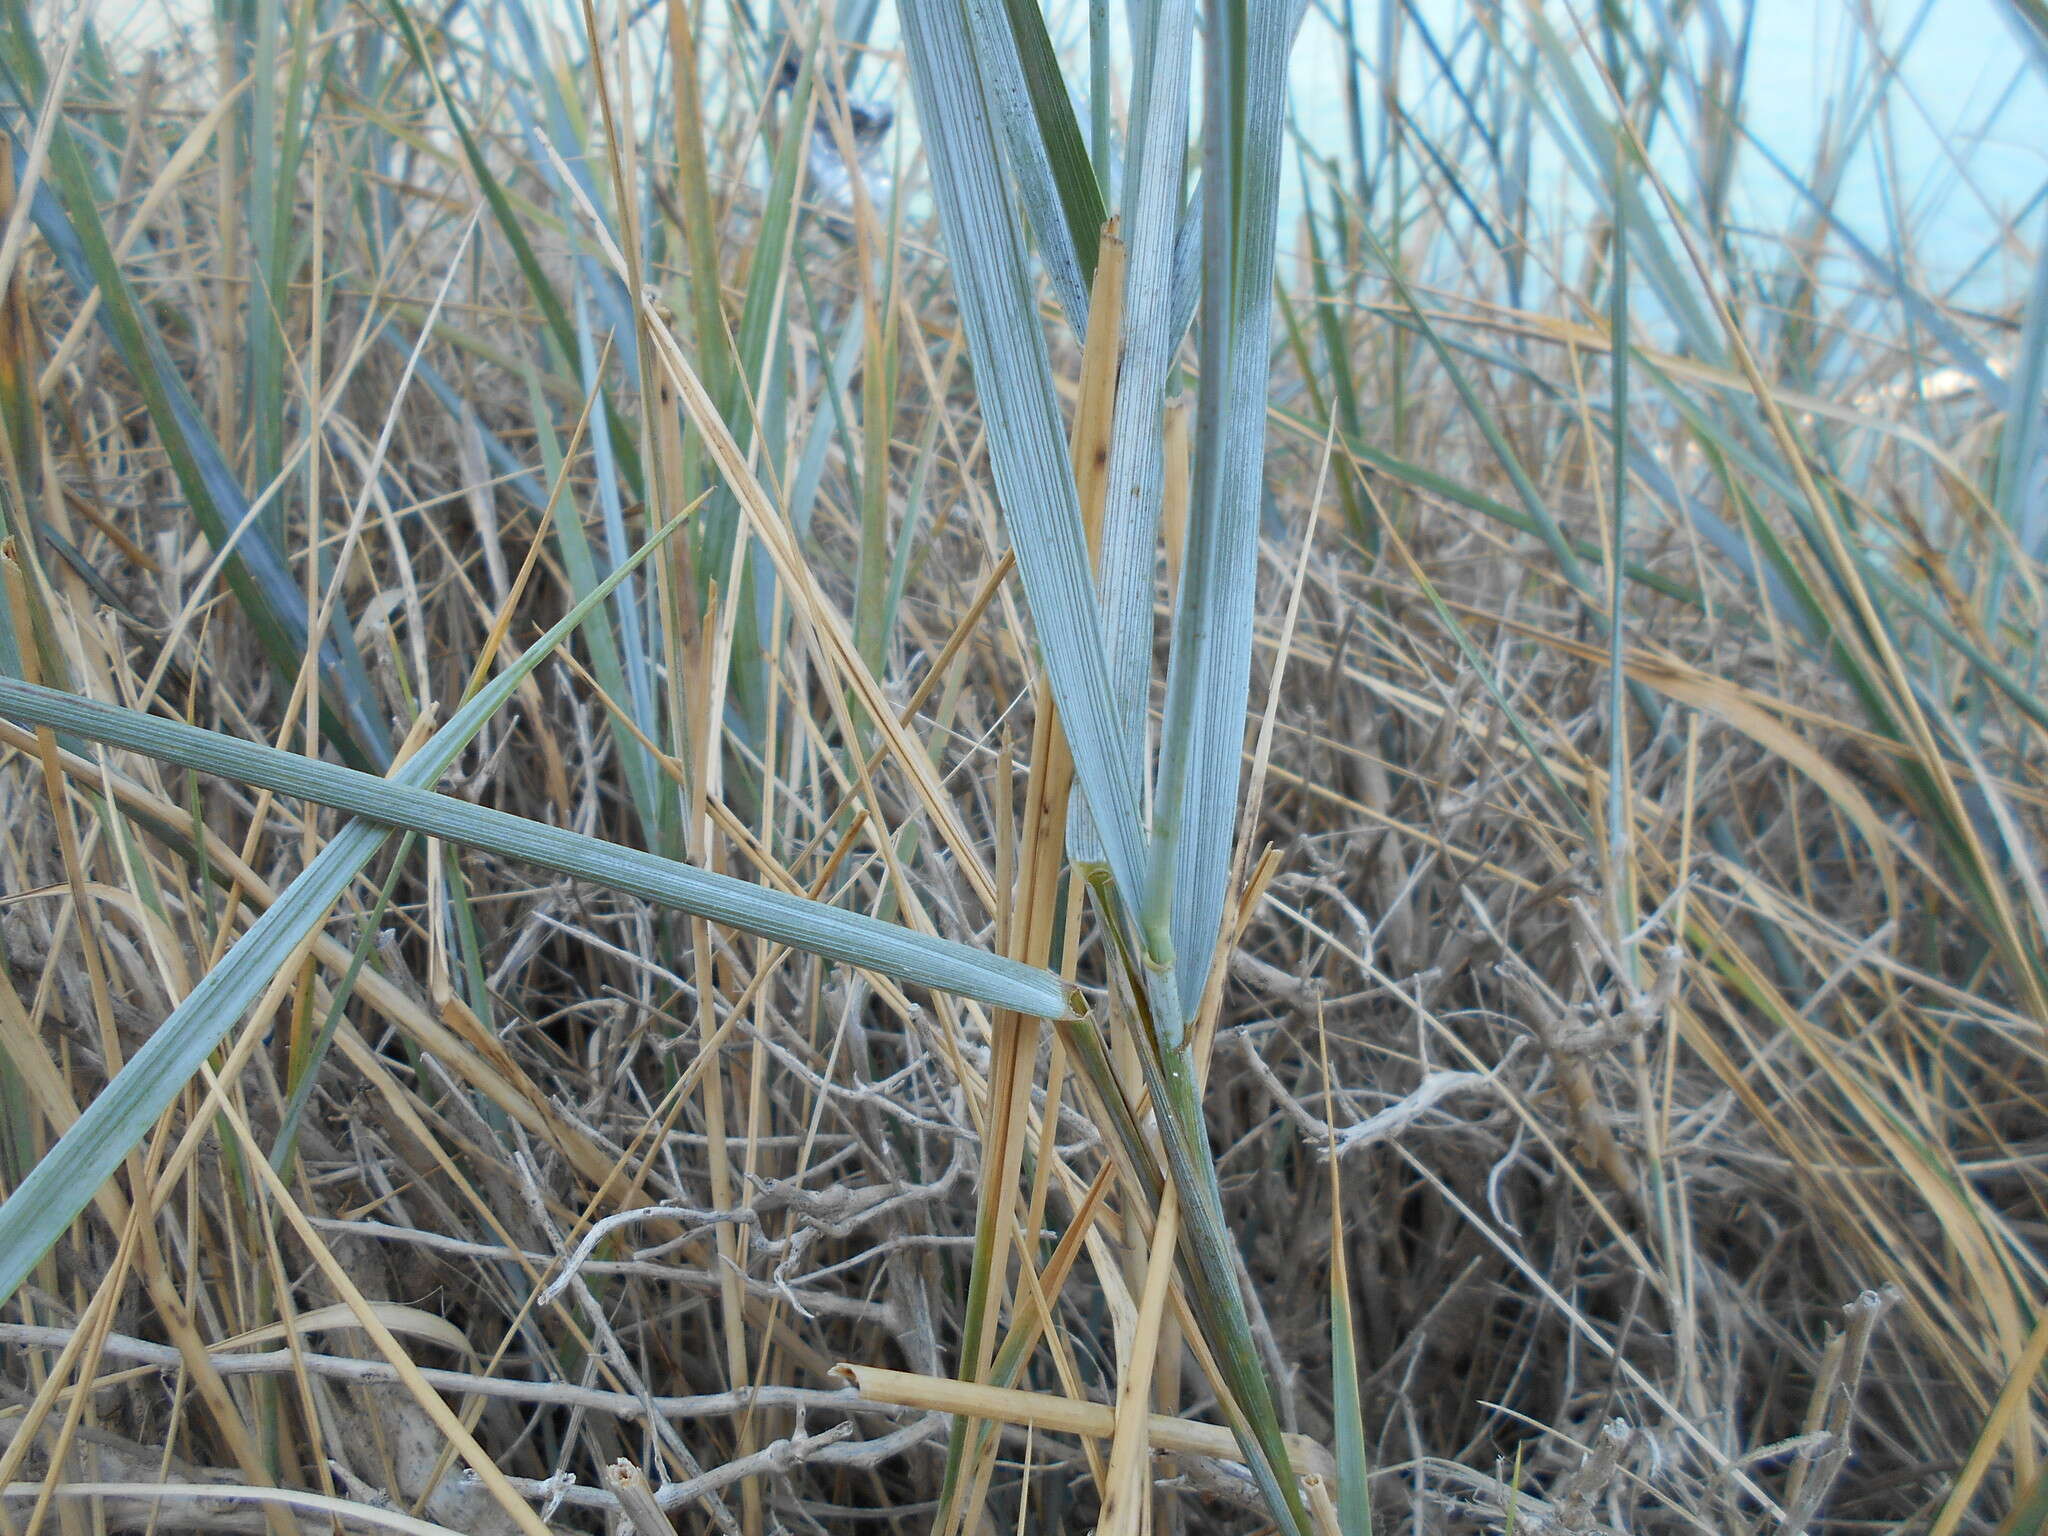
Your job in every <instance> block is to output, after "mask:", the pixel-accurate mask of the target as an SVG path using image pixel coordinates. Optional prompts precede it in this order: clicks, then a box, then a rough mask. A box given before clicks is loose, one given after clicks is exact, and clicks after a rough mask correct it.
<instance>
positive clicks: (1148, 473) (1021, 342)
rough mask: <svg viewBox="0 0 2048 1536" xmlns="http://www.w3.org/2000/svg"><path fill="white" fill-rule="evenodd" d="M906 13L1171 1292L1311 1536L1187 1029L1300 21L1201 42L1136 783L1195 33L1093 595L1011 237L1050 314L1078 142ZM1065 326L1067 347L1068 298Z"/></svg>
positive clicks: (1071, 279) (930, 5)
mask: <svg viewBox="0 0 2048 1536" xmlns="http://www.w3.org/2000/svg"><path fill="white" fill-rule="evenodd" d="M901 9H902V16H903V29H904V37H905V42H906V45H907V50H908V55H909V62H910V78H911V85H912V91H913V94H914V96H915V100H916V105H917V110H918V115H919V117H920V119H921V121H922V123H923V127H924V137H925V146H926V154H927V157H928V159H929V161H930V165H931V173H932V184H933V189H934V193H935V196H936V200H937V203H938V207H939V213H940V219H941V223H942V225H943V228H944V233H945V239H946V246H947V253H948V256H949V258H950V260H951V263H952V271H953V280H954V285H955V288H956V291H957V293H958V296H959V301H960V308H961V314H962V318H963V322H964V324H965V328H966V331H967V336H968V344H969V352H970V354H971V356H972V359H973V366H974V370H975V375H976V380H977V385H978V393H979V398H980V404H981V410H982V415H983V417H984V419H985V420H986V422H987V426H988V436H989V459H990V464H991V467H992V469H993V472H994V476H995V481H996V487H997V492H998V495H999V497H1000V499H1001V503H1002V507H1003V511H1004V515H1005V516H1006V518H1007V519H1008V522H1009V528H1010V532H1011V535H1012V538H1013V540H1014V542H1015V547H1016V553H1017V562H1018V569H1019V571H1020V573H1021V574H1022V577H1023V581H1024V587H1025V592H1026V595H1027V598H1028V601H1029V604H1030V608H1031V612H1032V615H1033V617H1034V619H1035V621H1036V624H1037V630H1038V638H1039V645H1040V649H1041V654H1042V660H1043V664H1044V668H1045V673H1046V677H1047V680H1048V682H1049V684H1050V689H1051V694H1052V697H1053V700H1054V702H1055V704H1056V706H1057V708H1058V711H1059V715H1060V721H1061V724H1062V725H1063V727H1064V729H1065V731H1066V735H1067V738H1068V741H1069V744H1070V746H1071V750H1072V754H1073V759H1074V769H1075V777H1076V780H1077V782H1078V783H1079V784H1080V786H1081V789H1082V793H1083V795H1084V797H1085V810H1086V811H1087V813H1088V814H1087V815H1086V816H1085V817H1081V818H1077V822H1078V827H1077V836H1076V838H1075V841H1074V853H1075V857H1076V862H1077V864H1080V865H1082V866H1083V867H1084V868H1086V869H1087V871H1088V874H1089V880H1090V886H1091V889H1093V891H1094V892H1095V893H1096V895H1097V897H1098V899H1099V900H1098V908H1099V913H1100V916H1101V918H1102V919H1103V921H1104V922H1105V923H1106V924H1107V925H1108V926H1109V927H1110V929H1111V930H1112V932H1113V934H1114V935H1115V936H1116V938H1117V940H1118V948H1119V950H1120V952H1121V953H1123V954H1126V955H1129V956H1132V957H1134V960H1135V963H1134V964H1133V965H1132V966H1131V973H1132V974H1131V975H1130V978H1129V979H1130V982H1131V987H1130V992H1131V1000H1132V1004H1133V1006H1134V1008H1135V1009H1136V1011H1137V1012H1138V1013H1139V1015H1140V1020H1139V1023H1140V1026H1141V1037H1142V1039H1141V1047H1140V1053H1139V1054H1140V1060H1141V1063H1142V1066H1143V1068H1144V1071H1145V1075H1146V1079H1147V1085H1148V1087H1149V1088H1150V1090H1151V1096H1152V1101H1153V1104H1154V1107H1155V1111H1156V1113H1157V1116H1158V1122H1159V1134H1160V1140H1161V1144H1162V1146H1163V1148H1164V1151H1165V1154H1166V1163H1167V1167H1168V1170H1169V1172H1170V1175H1171V1178H1172V1180H1173V1185H1174V1188H1175V1191H1176V1192H1177V1194H1178V1196H1179V1200H1180V1204H1181V1208H1182V1211H1183V1213H1184V1218H1183V1225H1182V1228H1181V1231H1182V1234H1183V1258H1184V1263H1185V1272H1186V1279H1187V1280H1188V1282H1189V1287H1190V1291H1191V1294H1192V1296H1193V1298H1194V1300H1195V1304H1196V1306H1197V1308H1198V1310H1199V1313H1200V1317H1201V1322H1202V1325H1203V1327H1204V1329H1205V1331H1206V1332H1208V1334H1209V1335H1210V1340H1209V1341H1210V1343H1211V1345H1212V1346H1213V1347H1214V1348H1215V1349H1216V1352H1217V1354H1218V1356H1219V1359H1220V1361H1221V1363H1222V1365H1223V1369H1224V1371H1225V1374H1226V1376H1227V1378H1228V1379H1229V1384H1230V1387H1231V1389H1232V1391H1233V1392H1234V1393H1235V1394H1236V1397H1237V1401H1236V1403H1235V1404H1233V1405H1229V1407H1230V1409H1231V1410H1232V1411H1231V1417H1232V1420H1233V1427H1234V1428H1235V1429H1236V1430H1237V1432H1238V1435H1239V1440H1240V1444H1241V1446H1242V1448H1243V1450H1244V1452H1245V1456H1246V1460H1247V1462H1248V1464H1249V1465H1250V1466H1251V1468H1252V1471H1253V1474H1254V1476H1255V1477H1256V1478H1257V1480H1258V1482H1259V1484H1260V1487H1261V1490H1262V1492H1263V1493H1264V1495H1265V1497H1266V1499H1267V1501H1268V1504H1269V1505H1270V1507H1271V1511H1272V1514H1273V1517H1274V1519H1275V1520H1276V1521H1277V1522H1278V1523H1279V1524H1280V1526H1281V1527H1282V1529H1286V1530H1298V1529H1301V1528H1302V1523H1303V1520H1304V1516H1303V1512H1302V1510H1301V1507H1300V1504H1299V1502H1298V1496H1297V1494H1296V1491H1295V1488H1294V1483H1293V1479H1292V1477H1291V1475H1290V1473H1289V1469H1288V1465H1287V1458H1286V1453H1285V1450H1284V1448H1283V1447H1282V1445H1281V1442H1280V1439H1279V1432H1278V1420H1277V1416H1276V1414H1275V1411H1274V1405H1273V1402H1272V1399H1271V1395H1270V1389H1269V1387H1268V1385H1267V1383H1266V1380H1265V1377H1264V1375H1263V1373H1262V1372H1261V1370H1260V1368H1259V1366H1258V1364H1257V1361H1256V1359H1255V1357H1254V1354H1253V1350H1252V1343H1251V1337H1250V1328H1249V1323H1248V1320H1247V1318H1246V1315H1245V1311H1244V1305H1243V1299H1242V1296H1241V1294H1240V1292H1239V1289H1238V1278H1237V1267H1236V1262H1235V1256H1234V1253H1233V1240H1232V1238H1231V1236H1230V1234H1229V1232H1228V1230H1227V1228H1226V1226H1225V1224H1224V1219H1223V1210H1222V1204H1221V1200H1220V1197H1219V1195H1218V1190H1217V1184H1216V1177H1215V1170H1214V1163H1213V1160H1212V1157H1211V1154H1210V1149H1209V1144H1208V1137H1207V1131H1206V1129H1205V1126H1204V1123H1203V1116H1202V1107H1201V1099H1200V1090H1199V1083H1198V1075H1197V1069H1196V1066H1195V1063H1194V1061H1193V1056H1192V1052H1191V1050H1190V1044H1189V1039H1188V1027H1189V1025H1190V1023H1191V1022H1192V1020H1193V1018H1194V1015H1195V1012H1196V1009H1197V1007H1198V1006H1199V1002H1200V999H1201V996H1202V994H1203V991H1204V989H1205V985H1206V981H1207V978H1208V975H1209V968H1210V964H1211V961H1212V958H1213V956H1214V954H1215V951H1216V946H1217V939H1218V930H1219V925H1220V923H1221V920H1222V914H1223V912H1224V907H1225V898H1226V895H1227V892H1226V885H1227V881H1228V872H1229V868H1230V863H1231V858H1232V851H1233V849H1232V844H1233V831H1234V828H1235V824H1236V820H1237V810H1238V785H1239V768H1240V757H1241V753H1242V750H1243V744H1244V728H1245V709H1246V700H1247V696H1248V690H1249V681H1250V669H1251V643H1252V620H1253V609H1254V602H1255V596H1256V594H1255V576H1256V560H1257V536H1258V529H1257V518H1258V505H1259V497H1260V490H1261V477H1260V469H1261V459H1262V455H1263V451H1264V443H1265V416H1266V386H1267V370H1268V333H1269V322H1270V310H1271V293H1272V284H1273V257H1274V243H1275V233H1276V227H1277V212H1278V192H1279V179H1280V140H1281V131H1282V124H1283V120H1284V116H1285V86H1286V69H1287V57H1288V52H1289V49H1290V46H1291V44H1292V40H1293V37H1294V34H1295V30H1296V27H1297V25H1298V23H1299V21H1300V17H1301V8H1300V7H1299V6H1298V5H1297V4H1295V3H1294V0H1225V3H1221V4H1217V5H1214V6H1212V7H1210V8H1209V9H1208V11H1207V13H1206V15H1205V17H1204V21H1205V25H1204V27H1203V30H1202V86H1203V89H1202V102H1203V121H1202V125H1201V135H1200V150H1199V163H1200V175H1201V187H1202V194H1201V200H1200V205H1199V207H1200V211H1199V218H1200V229H1201V250H1202V264H1201V270H1202V289H1201V296H1200V333H1199V340H1198V354H1199V359H1200V380H1201V382H1200V385H1199V386H1198V389H1197V412H1198V421H1199V427H1200V430H1199V432H1198V434H1197V441H1198V448H1197V452H1196V460H1195V466H1194V497H1193V502H1192V506H1191V508H1190V514H1189V527H1188V530H1187V541H1186V555H1185V569H1184V571H1183V573H1182V578H1181V581H1180V583H1179V589H1178V599H1177V606H1176V608H1175V611H1174V617H1173V630H1172V650H1171V656H1170V662H1169V667H1168V673H1167V680H1166V695H1165V698H1166V706H1165V717H1164V723H1163V726H1162V729H1161V732H1160V738H1159V749H1158V755H1157V760H1156V763H1155V764H1154V765H1153V772H1152V774H1151V775H1150V780H1149V783H1148V782H1147V781H1146V780H1147V776H1146V774H1145V772H1144V768H1145V753H1144V747H1145V739H1144V738H1145V731H1144V722H1145V715H1146V711H1145V709H1144V705H1145V703H1146V699H1147V695H1148V694H1149V691H1150V690H1149V679H1148V678H1147V677H1146V675H1145V673H1146V669H1147V667H1148V665H1149V659H1150V656H1151V654H1152V641H1151V621H1152V609H1153V602H1154V592H1155V584H1156V575H1155V573H1156V570H1157V567H1158V560H1159V554H1158V544H1159V523H1160V507H1161V498H1162V494H1163V478H1164V477H1163V475H1162V473H1161V469H1160V456H1161V452H1162V448H1161V433H1160V425H1159V424H1160V420H1161V417H1162V414H1163V412H1164V410H1165V408H1166V404H1167V401H1166V391H1167V387H1168V384H1169V380H1170V377H1171V375H1172V371H1173V364H1174V360H1175V358H1176V355H1177V354H1178V352H1179V350H1180V346H1181V342H1182V337H1181V335H1180V334H1179V332H1178V330H1177V328H1176V327H1175V326H1174V325H1173V318H1174V315H1175V312H1176V309H1177V306H1175V305H1173V304H1172V302H1171V299H1172V295H1173V292H1174V281H1173V279H1174V253H1175V247H1176V243H1177V242H1176V234H1177V232H1178V230H1179V228H1180V226H1181V224H1182V222H1183V219H1184V217H1185V216H1186V211H1187V200H1186V195H1185V192H1184V187H1185V185H1186V183H1187V180H1188V171H1189V161H1190V159H1191V158H1192V156H1191V152H1190V143H1189V124H1188V97H1189V92H1188V81H1187V75H1188V69H1187V61H1188V53H1189V51H1190V38H1191V35H1192V32H1193V28H1194V19H1195V18H1194V7H1193V5H1192V4H1190V3H1186V0H1163V3H1158V4H1133V5H1132V6H1131V7H1130V11H1129V16H1130V28H1131V55H1132V60H1133V78H1132V82H1131V100H1132V103H1133V110H1132V122H1131V132H1130V136H1129V139H1128V142H1127V144H1126V156H1125V160H1126V164H1125V183H1124V186H1125V196H1124V199H1123V204H1122V211H1123V218H1124V221H1125V224H1124V230H1123V234H1124V236H1125V238H1126V240H1127V241H1128V246H1129V265H1128V268H1127V271H1126V277H1125V291H1126V293H1127V294H1128V295H1130V308H1131V313H1132V324H1131V328H1130V330H1129V332H1128V333H1127V335H1126V337H1125V340H1124V350H1123V354H1122V359H1121V361H1122V372H1121V375H1120V380H1119V385H1118V394H1117V398H1116V408H1115V413H1114V418H1113V419H1114V433H1113V438H1112V448H1111V453H1112V468H1111V480H1110V486H1111V488H1110V493H1109V501H1108V504H1107V506H1106V508H1105V513H1104V519H1103V530H1102V552H1101V567H1102V573H1103V581H1102V585H1101V587H1100V589H1099V590H1098V586H1097V582H1096V579H1095V576H1094V573H1093V572H1092V571H1091V569H1090V561H1089V547H1088V546H1089V541H1088V537H1087V531H1086V529H1085V528H1084V525H1083V516H1082V509H1081V504H1080V499H1079V496H1078V494H1077V490H1076V486H1075V481H1074V477H1073V474H1072V473H1071V471H1070V469H1069V464H1068V457H1067V444H1066V440H1065V435H1064V432H1063V429H1062V425H1061V420H1060V413H1059V408H1058V403H1057V397H1056V394H1055V390H1054V385H1053V377H1052V370H1051V366H1050V363H1049V360H1048V352H1047V344H1046V337H1045V333H1044V331H1043V329H1042V327H1041V325H1040V322H1039V318H1038V311H1037V308H1036V305H1035V302H1034V295H1033V290H1032V283H1031V275H1030V272H1029V270H1028V268H1027V263H1026V239H1025V232H1024V229H1023V226H1022V223H1021V221H1020V219H1019V217H1018V209H1019V205H1020V203H1021V205H1022V206H1023V207H1024V208H1025V209H1026V210H1027V211H1028V213H1029V215H1030V219H1031V226H1032V232H1033V234H1035V235H1036V236H1037V237H1038V239H1037V244H1038V249H1039V254H1040V256H1041V257H1042V259H1043V260H1044V263H1045V266H1046V268H1047V270H1048V272H1049V274H1050V278H1051V284H1052V287H1053V290H1054V292H1055V293H1056V294H1059V295H1061V296H1062V297H1063V298H1065V296H1067V295H1070V294H1072V293H1075V292H1077V291H1079V290H1080V289H1081V288H1082V287H1083V286H1084V285H1083V283H1082V282H1081V281H1080V277H1081V274H1079V273H1077V272H1074V271H1073V270H1071V264H1072V263H1074V262H1076V261H1077V260H1078V258H1077V256H1076V254H1075V252H1076V243H1075V242H1074V241H1073V240H1072V238H1071V234H1070V231H1069V229H1068V228H1067V226H1066V224H1065V223H1064V222H1063V219H1062V217H1060V216H1059V215H1057V214H1055V212H1054V210H1052V209H1051V208H1049V207H1048V206H1047V198H1046V196H1045V195H1044V191H1043V189H1045V188H1047V187H1049V186H1057V185H1059V184H1060V174H1059V173H1060V172H1062V171H1064V172H1065V173H1066V174H1067V175H1068V177H1069V178H1070V179H1071V177H1072V174H1073V171H1074V156H1073V153H1072V150H1071V148H1070V145H1071V142H1072V141H1071V140H1068V139H1066V138H1065V137H1064V136H1060V135H1055V134H1052V133H1048V132H1046V131H1045V122H1044V120H1045V117H1046V115H1047V114H1045V113H1044V112H1043V111H1042V109H1041V105H1040V104H1039V103H1037V102H1034V101H1031V100H1029V99H1027V98H1026V97H1025V96H1024V95H1023V94H1022V93H1019V92H1017V91H1014V90H1010V89H1005V88H1004V87H1005V85H1006V83H1007V82H1009V81H1010V80H1011V79H1013V78H1014V77H1015V75H1016V74H1017V73H1018V66H1017V63H1016V57H1017V56H1018V55H1025V56H1029V55H1030V54H1031V53H1032V51H1033V48H1032V44H1033V43H1034V42H1035V40H1036V37H1037V35H1038V31H1039V29H1040V28H1041V27H1042V23H1038V22H1037V18H1036V16H1035V13H1033V14H1031V15H1029V16H1020V14H1019V12H1018V11H1017V10H1016V9H1014V8H1012V9H1010V10H1009V11H1008V12H1007V15H1006V16H1005V15H995V14H992V12H993V11H994V9H995V8H994V7H993V6H991V5H988V4H977V3H975V0H902V5H901ZM1053 115H1055V116H1056V114H1053ZM998 127H1000V129H1001V130H1002V140H1001V143H1000V144H999V142H998V138H997V131H996V130H997V128H998ZM1005 149H1007V155H1006V154H1005V152H1004V151H1005ZM1083 165H1084V168H1085V162H1083ZM1097 190H1098V192H1099V187H1098V189H1097ZM1073 202H1074V200H1069V202H1068V204H1067V209H1066V211H1067V213H1068V214H1071V209H1072V207H1073ZM1066 307H1067V312H1068V315H1069V317H1070V319H1072V320H1073V321H1074V322H1075V324H1076V329H1077V330H1078V329H1080V328H1081V326H1082V324H1083V323H1084V320H1083V317H1082V316H1081V315H1080V314H1079V313H1078V310H1077V307H1076V304H1075V302H1074V301H1073V300H1072V299H1071V298H1066ZM1148 790H1149V793H1147V791H1148Z"/></svg>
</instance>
